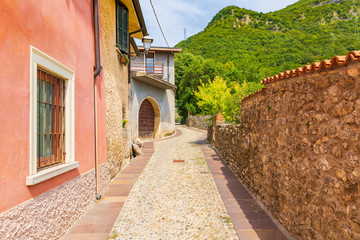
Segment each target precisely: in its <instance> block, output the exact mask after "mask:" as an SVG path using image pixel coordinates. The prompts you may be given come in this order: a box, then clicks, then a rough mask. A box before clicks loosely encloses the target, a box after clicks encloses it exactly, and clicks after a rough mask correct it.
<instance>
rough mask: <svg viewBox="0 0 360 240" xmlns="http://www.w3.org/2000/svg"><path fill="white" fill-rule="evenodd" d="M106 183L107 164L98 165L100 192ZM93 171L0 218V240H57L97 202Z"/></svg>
mask: <svg viewBox="0 0 360 240" xmlns="http://www.w3.org/2000/svg"><path fill="white" fill-rule="evenodd" d="M108 183H109V171H108V164H107V163H104V164H102V165H100V189H101V193H104V192H105V190H106V187H107V184H108ZM95 196H96V188H95V170H94V169H92V170H90V171H88V172H86V173H84V174H82V175H80V176H78V177H75V178H73V179H71V180H70V181H68V182H66V183H64V184H62V185H60V186H58V187H56V188H53V189H51V190H49V191H47V192H45V193H43V194H41V195H40V196H38V197H36V198H33V199H31V200H29V201H26V202H24V203H22V204H20V205H18V206H16V207H14V208H12V209H10V210H8V211H6V212H4V213H1V214H0V239H7V240H18V239H24V240H25V239H39V240H41V239H43V240H50V239H54V240H55V239H60V238H61V237H62V236H64V234H65V233H66V232H67V231H68V230H69V229H70V228H71V227H72V226H73V225H74V224H75V223H76V221H78V220H79V219H80V217H81V216H82V215H83V214H84V213H85V212H86V211H87V210H88V209H89V208H90V207H91V206H92V204H94V203H95V202H96V198H95Z"/></svg>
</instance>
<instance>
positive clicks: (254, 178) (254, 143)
mask: <svg viewBox="0 0 360 240" xmlns="http://www.w3.org/2000/svg"><path fill="white" fill-rule="evenodd" d="M359 95H360V63H359V62H350V63H349V64H348V65H347V66H342V67H339V66H335V67H334V68H333V69H329V70H322V71H315V72H313V73H307V74H301V75H299V76H297V77H291V78H288V79H284V80H280V81H276V82H271V83H268V84H266V85H265V88H264V89H263V91H261V92H260V93H258V94H256V95H254V96H253V97H251V98H250V99H247V100H244V101H243V103H242V116H241V122H242V124H241V125H219V126H216V127H215V133H214V134H215V140H214V141H213V144H214V146H215V147H216V148H217V150H218V151H219V152H220V154H221V155H222V156H223V157H224V159H225V160H226V161H227V162H228V164H229V165H230V166H231V168H232V170H233V171H234V172H235V173H236V174H237V175H238V177H239V178H240V179H241V180H242V182H243V183H244V184H246V185H247V187H248V188H249V189H250V190H251V191H252V193H254V194H255V195H256V196H257V197H258V198H259V199H260V200H262V202H263V203H264V204H265V205H266V207H267V208H268V209H269V210H271V212H272V213H273V215H274V216H275V217H276V218H277V219H278V220H279V221H280V222H281V223H282V224H283V225H284V226H285V227H286V228H287V230H288V231H289V232H291V233H292V234H293V235H294V236H295V237H296V238H297V239H317V240H321V239H324V240H325V239H326V240H328V239H360V141H359V137H360V125H359V124H360V98H359Z"/></svg>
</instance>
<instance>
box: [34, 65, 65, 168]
mask: <svg viewBox="0 0 360 240" xmlns="http://www.w3.org/2000/svg"><path fill="white" fill-rule="evenodd" d="M65 86H66V82H65V80H64V79H61V78H58V77H56V76H54V75H52V74H51V73H48V72H46V71H43V70H41V69H39V68H38V69H37V93H38V94H37V105H38V106H37V124H36V125H37V169H38V170H40V169H43V168H45V167H48V166H51V165H55V164H59V163H64V159H65V154H66V152H65V96H66V92H65V91H66V87H65Z"/></svg>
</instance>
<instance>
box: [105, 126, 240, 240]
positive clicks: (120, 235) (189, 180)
mask: <svg viewBox="0 0 360 240" xmlns="http://www.w3.org/2000/svg"><path fill="white" fill-rule="evenodd" d="M179 129H180V130H181V131H182V135H180V136H179V137H176V138H171V139H168V140H164V141H158V142H155V143H154V145H155V153H154V154H153V156H152V158H151V159H150V160H149V163H148V164H147V166H146V167H145V169H144V171H143V173H142V174H141V176H140V177H139V179H138V181H137V182H136V183H135V185H134V187H133V189H132V190H131V193H130V195H129V197H128V199H127V200H126V202H125V204H124V206H123V208H122V211H121V213H120V215H119V217H118V219H117V220H116V222H115V225H114V228H113V230H112V233H111V235H110V239H147V240H148V239H163V240H167V239H171V240H173V239H217V240H218V239H238V237H237V236H236V232H235V230H234V228H233V225H232V223H231V220H230V218H229V214H228V213H227V211H226V209H225V206H224V204H223V202H222V200H221V198H220V195H219V193H218V191H217V189H216V186H215V183H214V181H213V178H212V176H211V174H210V172H209V168H208V165H207V163H206V161H205V158H204V155H203V153H202V151H201V149H200V147H199V146H197V145H196V141H197V140H198V139H199V138H200V137H201V136H202V135H203V133H201V132H198V131H194V130H191V129H188V128H183V127H179ZM173 160H185V163H174V162H173Z"/></svg>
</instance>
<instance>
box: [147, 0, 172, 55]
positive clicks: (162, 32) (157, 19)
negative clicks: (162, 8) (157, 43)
mask: <svg viewBox="0 0 360 240" xmlns="http://www.w3.org/2000/svg"><path fill="white" fill-rule="evenodd" d="M150 4H151V7H152V9H153V12H154V15H155V18H156V21H157V23H158V25H159V28H160V31H161V34H162V36H163V38H164V40H165V42H166V45H167V46H168V48H170V46H169V43H168V41H167V40H166V37H165V34H164V31H163V29H162V27H161V25H160V21H159V18H158V16H157V14H156V11H155V8H154V5H153V3H152V0H150ZM170 51H171V53H172V54H174V53H173V51H172V50H171V49H170Z"/></svg>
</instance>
